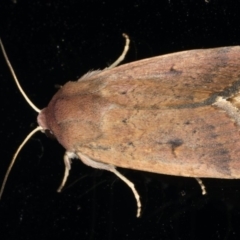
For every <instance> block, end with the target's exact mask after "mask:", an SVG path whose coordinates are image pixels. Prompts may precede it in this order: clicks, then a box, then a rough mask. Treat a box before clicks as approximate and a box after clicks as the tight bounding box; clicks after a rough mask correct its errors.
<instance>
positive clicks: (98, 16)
mask: <svg viewBox="0 0 240 240" xmlns="http://www.w3.org/2000/svg"><path fill="white" fill-rule="evenodd" d="M239 9H240V2H239V1H231V0H225V1H216V0H209V2H206V1H204V0H191V1H190V0H161V1H157V0H155V1H151V0H146V1H143V0H139V1H131V0H129V1H115V0H114V1H113V0H106V1H96V0H95V1H93V0H86V1H83V0H68V1H56V0H52V1H50V0H48V1H46V0H45V1H43V0H41V1H40V0H39V1H35V0H28V1H27V0H26V1H24V0H11V1H10V0H2V1H1V3H0V36H1V38H2V41H3V43H4V46H5V48H6V51H7V53H8V55H9V58H10V60H11V62H12V65H13V67H14V69H15V71H16V73H17V76H18V78H19V80H20V82H21V84H22V87H23V88H24V90H25V91H26V93H27V94H28V95H29V97H30V98H31V99H32V101H33V102H34V103H35V104H36V105H37V106H38V107H39V108H43V107H45V106H46V105H47V104H48V102H49V100H50V99H51V97H52V95H53V94H54V93H55V92H56V88H55V87H54V86H55V85H56V84H59V85H63V84H64V83H65V82H66V81H68V80H76V79H78V78H79V77H80V76H81V75H82V74H84V73H86V72H87V71H89V70H92V69H102V68H104V67H106V66H108V65H109V64H110V63H112V62H113V61H114V60H115V59H116V58H117V57H118V56H119V54H120V53H121V51H122V48H123V45H124V40H123V38H122V36H121V34H122V33H123V32H125V33H128V34H129V36H130V38H131V49H130V52H129V54H128V55H127V58H126V60H125V62H130V61H134V60H139V59H142V58H146V57H152V56H156V55H161V54H165V53H170V52H176V51H180V50H188V49H197V48H210V47H219V46H229V45H239V44H240V14H239ZM0 81H1V88H0V91H1V95H0V97H1V103H0V110H1V121H0V124H1V126H0V134H1V161H0V163H1V164H0V178H1V180H2V179H3V176H4V174H5V171H6V169H7V166H8V164H9V162H10V159H11V158H12V155H13V153H14V151H15V150H16V148H17V146H18V145H19V144H20V143H21V141H22V139H23V138H24V137H25V136H26V134H27V133H28V132H30V130H31V129H33V128H34V127H36V126H37V124H36V116H37V114H36V113H35V112H34V111H33V110H32V109H30V107H29V106H28V104H27V103H26V102H25V101H24V99H23V98H22V96H21V95H20V93H19V91H18V90H17V88H16V86H15V83H14V81H13V78H12V76H11V74H10V72H9V69H8V68H7V65H6V63H5V60H4V58H3V57H2V56H0ZM216 124H217V119H216ZM63 154H64V149H63V148H62V147H61V146H60V145H59V144H58V143H57V141H52V140H51V139H48V138H46V137H45V136H44V135H43V134H42V135H41V134H40V133H38V134H36V135H35V136H34V137H33V138H32V139H31V140H30V141H29V142H28V144H27V145H26V146H25V147H24V149H23V150H22V152H21V153H20V155H19V157H18V159H17V162H16V164H15V166H14V168H13V170H12V172H11V174H10V177H9V180H8V182H7V185H6V189H5V192H4V194H3V197H2V199H1V201H0V239H4V240H5V239H47V238H49V239H50V238H51V239H163V240H165V239H169V240H172V239H239V237H240V234H239V233H240V227H239V226H240V191H239V188H240V181H239V180H219V179H205V180H204V183H205V185H206V187H207V190H208V195H206V196H202V195H201V191H200V188H199V185H198V184H197V183H196V181H195V180H194V179H191V178H180V177H172V176H164V175H159V174H151V173H146V172H141V171H133V170H128V169H120V171H121V172H122V173H123V174H124V175H125V176H127V177H128V178H129V179H131V180H132V181H133V182H134V183H135V184H136V187H137V189H138V191H139V193H140V195H141V199H142V204H143V213H142V217H141V218H140V219H137V218H136V217H135V214H136V205H135V199H134V198H133V195H132V192H131V191H130V190H129V188H128V187H127V186H126V185H125V184H124V183H123V182H122V181H121V180H119V179H118V178H117V177H116V176H114V175H113V174H111V173H109V172H105V171H101V170H96V169H92V168H89V167H87V166H85V165H83V164H82V163H81V162H80V161H78V160H75V161H74V162H73V164H72V170H71V174H70V177H69V179H68V182H67V184H66V187H65V189H64V191H63V192H62V193H61V194H59V193H57V192H56V189H57V187H58V185H59V183H60V182H61V179H62V175H63V171H64V166H63V161H62V156H63Z"/></svg>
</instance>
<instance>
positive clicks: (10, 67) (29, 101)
mask: <svg viewBox="0 0 240 240" xmlns="http://www.w3.org/2000/svg"><path fill="white" fill-rule="evenodd" d="M0 45H1V49H2V52H3V56H4V58H5V60H6V62H7V65H8V67H9V69H10V71H11V73H12V76H13V78H14V80H15V82H16V84H17V87H18V89H19V91H20V92H21V93H22V95H23V97H24V98H25V100H26V101H27V102H28V104H29V105H30V106H31V107H32V108H33V109H34V110H35V111H36V112H38V113H39V112H40V111H41V110H40V109H39V108H37V107H36V106H35V105H34V104H33V103H32V101H31V100H30V99H29V98H28V96H27V95H26V93H25V92H24V91H23V89H22V87H21V85H20V83H19V81H18V79H17V76H16V74H15V72H14V70H13V67H12V65H11V63H10V61H9V59H8V56H7V53H6V51H5V49H4V46H3V43H2V40H1V39H0Z"/></svg>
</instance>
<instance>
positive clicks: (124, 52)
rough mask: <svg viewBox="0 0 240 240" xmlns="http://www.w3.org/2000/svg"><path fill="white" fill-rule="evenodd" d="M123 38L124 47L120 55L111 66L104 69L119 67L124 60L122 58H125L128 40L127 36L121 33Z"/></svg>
mask: <svg viewBox="0 0 240 240" xmlns="http://www.w3.org/2000/svg"><path fill="white" fill-rule="evenodd" d="M123 37H125V39H126V43H125V46H124V49H123V52H122V54H121V55H120V57H119V58H118V59H117V60H116V61H115V62H114V63H112V64H111V65H110V66H109V67H108V68H106V69H109V68H114V67H116V66H117V65H119V64H120V63H121V62H122V61H123V60H124V58H125V56H126V54H127V52H128V50H129V43H130V39H129V37H128V35H127V34H125V33H123Z"/></svg>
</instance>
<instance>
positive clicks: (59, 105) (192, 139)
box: [0, 35, 240, 216]
mask: <svg viewBox="0 0 240 240" xmlns="http://www.w3.org/2000/svg"><path fill="white" fill-rule="evenodd" d="M124 36H125V38H126V45H125V49H124V52H123V54H122V55H121V57H120V58H119V59H118V60H117V61H116V62H115V63H114V64H112V65H111V66H110V67H109V68H106V69H104V70H102V71H93V72H90V73H87V74H85V75H84V76H83V77H81V78H80V79H79V80H78V81H76V82H68V83H66V84H65V85H64V86H63V87H62V88H61V89H60V90H59V91H58V92H57V93H56V94H55V95H54V96H53V98H52V100H51V101H50V103H49V105H48V106H47V107H46V108H44V109H42V110H41V111H40V110H39V109H35V110H36V111H38V112H39V115H38V124H39V127H38V128H37V129H35V130H34V131H33V132H32V133H31V134H30V136H31V135H32V134H34V133H35V132H36V131H39V130H41V131H43V132H44V131H46V130H49V131H50V132H51V133H52V134H53V135H54V136H55V137H56V138H57V140H58V141H59V143H60V144H61V145H62V146H63V147H64V148H65V149H66V153H65V156H64V163H65V174H64V179H63V182H62V184H61V186H60V187H59V191H60V190H61V189H62V187H63V186H64V184H65V182H66V179H67V176H68V173H69V170H70V160H71V159H72V158H79V159H81V160H82V161H83V162H84V163H85V164H87V165H89V166H91V167H94V168H100V169H105V170H109V171H111V172H113V173H115V174H116V175H117V176H119V177H120V178H121V179H122V180H123V181H124V182H126V183H127V184H128V186H129V187H130V188H131V189H132V191H133V193H134V195H135V197H136V200H137V206H138V212H137V216H140V211H141V202H140V198H139V195H138V193H137V191H136V189H135V187H134V185H133V183H132V182H130V181H129V180H128V179H126V178H125V177H124V176H123V175H122V174H121V173H119V172H118V171H117V170H116V168H115V167H122V168H130V169H135V170H142V171H149V172H154V173H161V174H169V175H177V176H184V177H194V178H196V179H197V180H198V182H199V183H200V185H201V187H202V191H203V194H204V193H205V188H204V186H203V184H202V183H201V180H200V179H199V178H227V179H234V178H240V132H239V130H240V113H239V108H240V94H239V92H240V47H239V46H234V47H221V48H214V49H204V50H191V51H184V52H178V53H173V54H167V55H163V56H158V57H152V58H147V59H144V60H140V61H136V62H132V63H129V64H124V65H122V66H118V67H115V66H116V65H118V64H119V62H121V61H122V60H123V58H124V56H125V54H126V52H127V51H128V46H129V39H128V37H127V36H126V35H124ZM1 47H2V50H3V52H4V55H5V58H6V60H7V62H8V65H9V67H10V69H11V71H12V74H13V76H14V78H15V80H16V76H15V74H14V71H13V69H12V67H11V65H10V62H9V61H8V59H7V56H6V53H5V51H4V48H3V45H2V43H1ZM21 91H22V90H21ZM30 136H28V138H29V137H30ZM24 143H25V141H24ZM24 143H23V144H24ZM23 144H22V145H23ZM22 145H21V146H20V147H19V149H18V150H17V153H16V154H15V156H14V159H13V161H12V163H11V165H10V167H9V169H8V172H7V174H6V177H5V180H4V183H3V187H4V185H5V183H6V179H7V176H8V174H9V171H10V169H11V167H12V164H13V162H14V161H15V158H16V155H17V154H18V152H19V150H20V149H21V148H22ZM3 187H2V190H1V193H0V194H2V191H3Z"/></svg>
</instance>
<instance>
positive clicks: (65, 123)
mask: <svg viewBox="0 0 240 240" xmlns="http://www.w3.org/2000/svg"><path fill="white" fill-rule="evenodd" d="M81 85H82V82H68V83H67V84H65V85H64V86H63V87H62V88H61V89H60V90H59V91H58V92H57V93H56V94H55V95H54V96H53V98H52V100H51V101H50V103H49V104H48V106H47V107H46V108H44V109H43V110H42V111H41V112H40V113H39V115H38V118H37V121H38V124H39V125H40V126H41V127H43V129H48V130H50V131H51V132H52V133H53V135H54V136H55V137H56V138H57V140H58V141H59V142H60V143H61V144H62V145H63V146H64V148H65V149H66V150H68V151H75V148H76V146H77V145H79V144H80V145H81V144H84V143H85V142H89V141H91V140H92V139H96V138H97V137H98V135H99V134H100V127H99V126H100V123H101V118H102V116H103V115H104V113H105V112H106V110H107V109H108V108H109V106H110V104H109V103H108V102H107V101H106V100H103V99H102V98H101V97H99V96H98V95H97V94H93V93H86V90H84V91H82V90H81Z"/></svg>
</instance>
